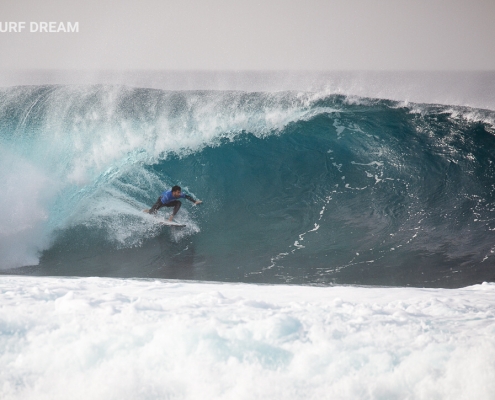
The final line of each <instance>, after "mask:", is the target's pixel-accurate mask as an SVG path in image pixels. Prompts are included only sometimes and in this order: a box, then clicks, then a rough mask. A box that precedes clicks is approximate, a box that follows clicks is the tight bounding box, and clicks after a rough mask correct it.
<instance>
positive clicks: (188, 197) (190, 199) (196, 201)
mask: <svg viewBox="0 0 495 400" xmlns="http://www.w3.org/2000/svg"><path fill="white" fill-rule="evenodd" d="M184 197H185V198H186V199H187V200H189V201H192V202H193V203H194V204H201V203H202V201H201V200H195V199H193V198H192V197H191V196H189V195H188V194H186V195H185V196H184Z"/></svg>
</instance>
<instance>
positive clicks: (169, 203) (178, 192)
mask: <svg viewBox="0 0 495 400" xmlns="http://www.w3.org/2000/svg"><path fill="white" fill-rule="evenodd" d="M183 198H186V199H187V200H190V201H192V202H193V203H194V204H201V203H202V201H201V200H195V199H193V198H192V197H191V196H189V195H188V194H185V193H182V189H181V187H180V186H177V185H176V186H174V187H172V189H170V190H166V191H164V192H163V193H162V194H161V195H160V197H158V200H157V201H156V203H155V204H153V207H151V208H150V209H149V210H144V211H146V212H148V213H150V214H156V212H157V211H158V210H159V209H160V208H162V207H173V208H174V210H173V211H172V214H170V217H169V218H168V220H169V221H172V220H173V219H174V217H175V214H177V213H178V212H179V209H180V206H181V205H182V203H181V202H180V201H179V200H177V199H183Z"/></svg>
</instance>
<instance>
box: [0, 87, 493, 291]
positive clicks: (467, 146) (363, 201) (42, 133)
mask: <svg viewBox="0 0 495 400" xmlns="http://www.w3.org/2000/svg"><path fill="white" fill-rule="evenodd" d="M494 121H495V112H493V111H489V110H481V109H472V108H467V107H457V106H439V105H426V104H410V103H401V102H397V101H389V100H375V99H369V98H357V97H348V96H341V95H328V94H321V93H309V92H278V93H266V92H265V93H263V92H252V93H248V92H235V91H162V90H154V89H135V88H134V89H133V88H128V87H124V86H101V85H98V86H60V85H51V86H31V87H13V88H8V89H2V90H0V172H1V175H0V191H1V195H0V205H1V207H0V210H1V211H0V267H1V268H2V272H3V273H16V274H18V273H26V274H34V275H66V276H69V275H70V276H74V275H75V276H88V275H98V276H116V277H157V278H180V279H200V280H219V281H242V282H266V283H277V282H284V283H298V284H299V283H306V284H324V285H327V284H332V283H339V284H383V285H414V286H439V287H456V286H464V285H468V284H472V283H477V282H481V281H484V280H492V281H493V280H494V279H495V269H494V261H495V240H494V239H495V164H494V160H495V136H494V133H495V129H494V126H495V124H494ZM174 184H179V185H181V186H182V187H183V190H184V191H186V192H187V193H189V194H191V195H192V196H194V197H196V198H199V199H201V200H203V202H204V203H203V204H202V205H201V206H193V205H192V203H190V202H188V201H183V207H182V209H181V211H180V212H179V214H178V216H177V218H176V220H177V221H179V222H184V223H186V224H187V227H186V228H184V229H181V230H178V229H173V228H169V227H163V226H162V225H161V224H159V223H158V221H159V219H160V218H158V219H156V218H153V217H151V216H149V215H147V214H145V213H143V212H142V210H143V209H144V208H149V207H150V206H151V205H152V204H153V203H154V202H155V201H156V198H157V197H158V195H159V194H160V193H161V191H163V190H164V189H167V188H169V187H170V186H172V185H174ZM168 212H169V210H167V209H166V208H164V209H161V210H160V214H161V215H162V217H161V218H163V217H164V216H166V215H168Z"/></svg>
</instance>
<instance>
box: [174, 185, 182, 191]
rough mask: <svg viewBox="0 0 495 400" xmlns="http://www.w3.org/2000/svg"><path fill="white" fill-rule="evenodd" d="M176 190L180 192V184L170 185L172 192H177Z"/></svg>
mask: <svg viewBox="0 0 495 400" xmlns="http://www.w3.org/2000/svg"><path fill="white" fill-rule="evenodd" d="M177 191H179V192H182V189H181V188H180V186H177V185H175V186H173V187H172V193H173V192H177Z"/></svg>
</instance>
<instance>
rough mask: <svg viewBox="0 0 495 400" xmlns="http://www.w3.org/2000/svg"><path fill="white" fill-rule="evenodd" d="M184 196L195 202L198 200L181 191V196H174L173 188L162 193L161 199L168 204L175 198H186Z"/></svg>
mask: <svg viewBox="0 0 495 400" xmlns="http://www.w3.org/2000/svg"><path fill="white" fill-rule="evenodd" d="M184 198H185V199H187V200H191V201H192V202H193V203H195V202H196V200H194V199H193V198H192V197H191V196H188V195H187V194H184V193H181V194H180V196H179V197H174V196H173V195H172V190H166V191H164V192H163V193H162V194H161V195H160V201H161V202H162V204H167V203H170V202H172V201H174V200H177V199H184Z"/></svg>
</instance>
